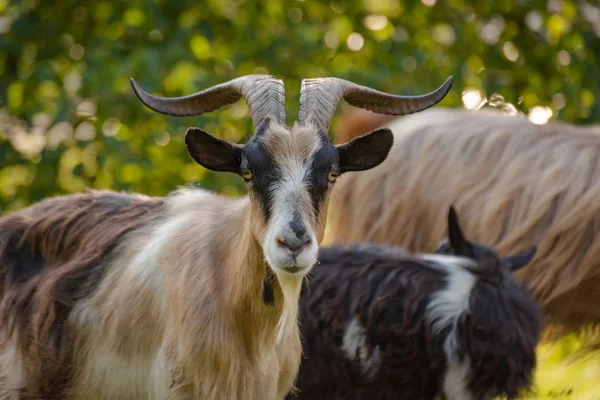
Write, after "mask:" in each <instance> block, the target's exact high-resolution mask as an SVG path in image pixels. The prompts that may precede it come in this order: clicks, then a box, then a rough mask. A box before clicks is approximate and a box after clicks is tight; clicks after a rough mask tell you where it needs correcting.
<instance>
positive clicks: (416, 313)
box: [288, 209, 541, 400]
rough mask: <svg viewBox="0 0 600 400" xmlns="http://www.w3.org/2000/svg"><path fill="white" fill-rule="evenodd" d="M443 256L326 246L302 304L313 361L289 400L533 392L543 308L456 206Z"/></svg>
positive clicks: (466, 398) (481, 399)
mask: <svg viewBox="0 0 600 400" xmlns="http://www.w3.org/2000/svg"><path fill="white" fill-rule="evenodd" d="M448 231H449V233H448V235H449V242H448V243H444V244H442V245H441V246H440V247H439V248H438V250H437V253H438V254H411V253H406V252H404V251H403V250H401V249H399V248H393V247H386V246H384V245H354V246H352V247H350V248H344V247H342V246H333V247H329V248H321V251H320V254H319V264H318V265H317V266H315V268H313V270H312V271H311V275H310V276H309V278H308V279H307V280H306V281H305V282H304V287H303V291H302V295H301V300H300V314H301V317H302V323H301V327H302V328H301V329H302V337H303V339H302V340H303V360H302V363H301V365H300V372H299V374H298V381H297V388H298V392H297V393H296V394H290V395H289V396H288V399H290V400H291V399H306V400H308V399H313V400H318V399H328V400H330V399H333V400H341V399H348V400H349V399H357V400H361V399H365V400H392V399H394V400H395V399H399V398H402V399H411V400H432V399H434V398H436V397H437V396H438V395H440V394H443V395H444V396H445V398H446V399H447V400H486V399H492V398H494V397H496V396H499V395H505V396H508V398H509V399H514V398H515V397H516V396H517V394H518V393H519V392H521V391H523V390H526V389H527V388H528V387H529V386H530V384H531V378H532V372H533V370H534V368H535V363H536V357H535V348H536V344H537V343H538V340H539V335H540V329H541V311H540V309H539V308H538V306H537V304H536V302H535V300H534V299H533V298H532V297H531V295H530V294H529V293H528V291H527V289H526V288H525V287H524V286H523V285H522V284H521V283H520V282H518V281H517V280H516V279H515V278H514V277H513V276H511V270H512V271H514V270H517V269H519V268H521V267H523V266H524V265H525V264H527V263H528V262H529V261H530V260H531V258H532V257H533V256H534V254H535V247H533V248H531V249H530V250H528V251H526V252H524V253H522V254H519V255H515V256H513V257H507V258H505V259H502V258H500V257H499V256H498V255H496V253H494V252H493V251H492V250H491V249H489V248H487V247H485V246H483V245H481V244H478V243H470V242H468V241H466V240H465V239H464V237H463V235H462V232H461V230H460V227H459V225H458V220H457V218H456V215H455V213H454V210H453V209H450V212H449V214H448Z"/></svg>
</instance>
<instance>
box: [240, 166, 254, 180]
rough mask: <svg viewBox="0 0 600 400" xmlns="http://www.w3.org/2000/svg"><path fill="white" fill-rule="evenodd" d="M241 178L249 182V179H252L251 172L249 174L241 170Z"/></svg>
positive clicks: (247, 171)
mask: <svg viewBox="0 0 600 400" xmlns="http://www.w3.org/2000/svg"><path fill="white" fill-rule="evenodd" d="M242 177H243V178H244V179H245V180H247V181H249V180H250V179H252V172H250V170H249V169H243V170H242Z"/></svg>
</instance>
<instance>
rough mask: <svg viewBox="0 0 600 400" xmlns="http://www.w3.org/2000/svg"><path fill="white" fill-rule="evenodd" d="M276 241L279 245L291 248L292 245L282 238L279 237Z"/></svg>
mask: <svg viewBox="0 0 600 400" xmlns="http://www.w3.org/2000/svg"><path fill="white" fill-rule="evenodd" d="M275 241H276V242H277V245H278V246H279V247H283V248H286V249H289V248H290V246H288V245H287V243H286V242H284V241H283V240H281V239H279V238H276V239H275Z"/></svg>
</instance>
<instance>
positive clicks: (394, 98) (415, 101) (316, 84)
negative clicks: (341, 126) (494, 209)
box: [298, 76, 454, 133]
mask: <svg viewBox="0 0 600 400" xmlns="http://www.w3.org/2000/svg"><path fill="white" fill-rule="evenodd" d="M453 81H454V78H453V77H452V76H450V77H449V78H448V79H447V80H446V82H444V84H443V85H442V86H440V87H439V88H438V89H436V90H434V91H433V92H430V93H427V94H424V95H421V96H398V95H393V94H389V93H384V92H380V91H378V90H375V89H371V88H369V87H366V86H361V85H357V84H356V83H353V82H350V81H347V80H344V79H340V78H314V79H304V80H303V81H302V87H301V89H300V111H299V112H298V123H299V124H300V125H306V124H307V123H312V124H314V125H316V127H317V128H318V129H319V130H321V131H322V132H323V133H327V132H328V131H329V125H330V124H331V119H332V118H333V114H334V113H335V110H336V108H337V104H338V101H339V100H340V99H341V98H342V97H343V98H344V100H346V101H347V102H348V103H349V104H351V105H353V106H356V107H360V108H364V109H367V110H370V111H374V112H376V113H379V114H388V115H405V114H412V113H416V112H419V111H423V110H425V109H427V108H429V107H431V106H434V105H435V104H437V103H439V102H440V101H441V100H442V99H443V98H444V97H445V96H446V94H447V93H448V91H449V90H450V88H451V87H452V82H453Z"/></svg>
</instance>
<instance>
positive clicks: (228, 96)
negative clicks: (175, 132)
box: [130, 75, 285, 128]
mask: <svg viewBox="0 0 600 400" xmlns="http://www.w3.org/2000/svg"><path fill="white" fill-rule="evenodd" d="M130 80H131V86H132V87H133V91H134V92H135V94H136V95H137V97H138V98H139V99H140V100H141V101H142V103H144V104H145V105H146V106H148V108H150V109H152V110H154V111H156V112H159V113H161V114H167V115H176V116H181V117H184V116H191V115H200V114H204V113H206V112H210V111H214V110H217V109H219V108H221V107H223V106H226V105H228V104H232V103H235V102H236V101H238V100H239V99H240V97H244V100H245V101H246V104H248V108H249V109H250V116H251V117H252V123H253V124H254V128H257V127H258V126H259V125H260V123H261V122H262V121H264V119H265V118H267V117H268V118H270V119H271V120H272V121H277V122H278V123H281V124H285V89H284V87H283V81H282V80H280V79H276V78H275V77H274V76H272V75H245V76H241V77H239V78H235V79H232V80H230V81H228V82H224V83H221V84H219V85H216V86H212V87H210V88H208V89H205V90H203V91H201V92H198V93H194V94H191V95H188V96H182V97H157V96H153V95H151V94H149V93H147V92H146V91H145V90H144V89H142V88H141V87H140V86H139V85H138V84H137V83H136V81H135V80H134V79H133V78H130Z"/></svg>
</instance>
